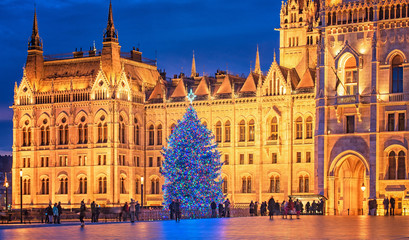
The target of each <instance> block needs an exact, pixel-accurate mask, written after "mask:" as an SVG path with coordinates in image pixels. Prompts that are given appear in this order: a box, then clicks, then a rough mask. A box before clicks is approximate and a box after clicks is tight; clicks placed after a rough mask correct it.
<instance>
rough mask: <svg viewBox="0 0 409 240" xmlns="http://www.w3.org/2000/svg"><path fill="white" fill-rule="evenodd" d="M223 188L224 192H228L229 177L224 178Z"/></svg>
mask: <svg viewBox="0 0 409 240" xmlns="http://www.w3.org/2000/svg"><path fill="white" fill-rule="evenodd" d="M222 189H223V193H224V194H226V193H227V177H224V178H223V184H222Z"/></svg>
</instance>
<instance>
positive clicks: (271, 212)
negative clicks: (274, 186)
mask: <svg viewBox="0 0 409 240" xmlns="http://www.w3.org/2000/svg"><path fill="white" fill-rule="evenodd" d="M275 204H276V203H275V201H274V197H271V198H270V199H269V200H268V216H270V220H272V219H273V216H274V207H275Z"/></svg>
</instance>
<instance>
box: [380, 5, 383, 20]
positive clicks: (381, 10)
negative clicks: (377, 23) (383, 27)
mask: <svg viewBox="0 0 409 240" xmlns="http://www.w3.org/2000/svg"><path fill="white" fill-rule="evenodd" d="M379 20H383V7H380V8H379Z"/></svg>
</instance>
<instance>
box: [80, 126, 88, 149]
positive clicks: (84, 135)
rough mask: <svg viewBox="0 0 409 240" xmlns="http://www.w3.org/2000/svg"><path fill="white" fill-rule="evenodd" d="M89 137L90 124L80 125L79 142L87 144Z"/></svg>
mask: <svg viewBox="0 0 409 240" xmlns="http://www.w3.org/2000/svg"><path fill="white" fill-rule="evenodd" d="M87 139H88V125H87V124H82V123H80V125H79V126H78V144H85V143H87V142H88V141H87Z"/></svg>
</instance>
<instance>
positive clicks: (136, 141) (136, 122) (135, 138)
mask: <svg viewBox="0 0 409 240" xmlns="http://www.w3.org/2000/svg"><path fill="white" fill-rule="evenodd" d="M134 122H135V127H134V136H133V138H134V140H133V141H134V143H135V145H139V144H140V142H139V131H140V130H139V124H138V119H136V118H135V119H134Z"/></svg>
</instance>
